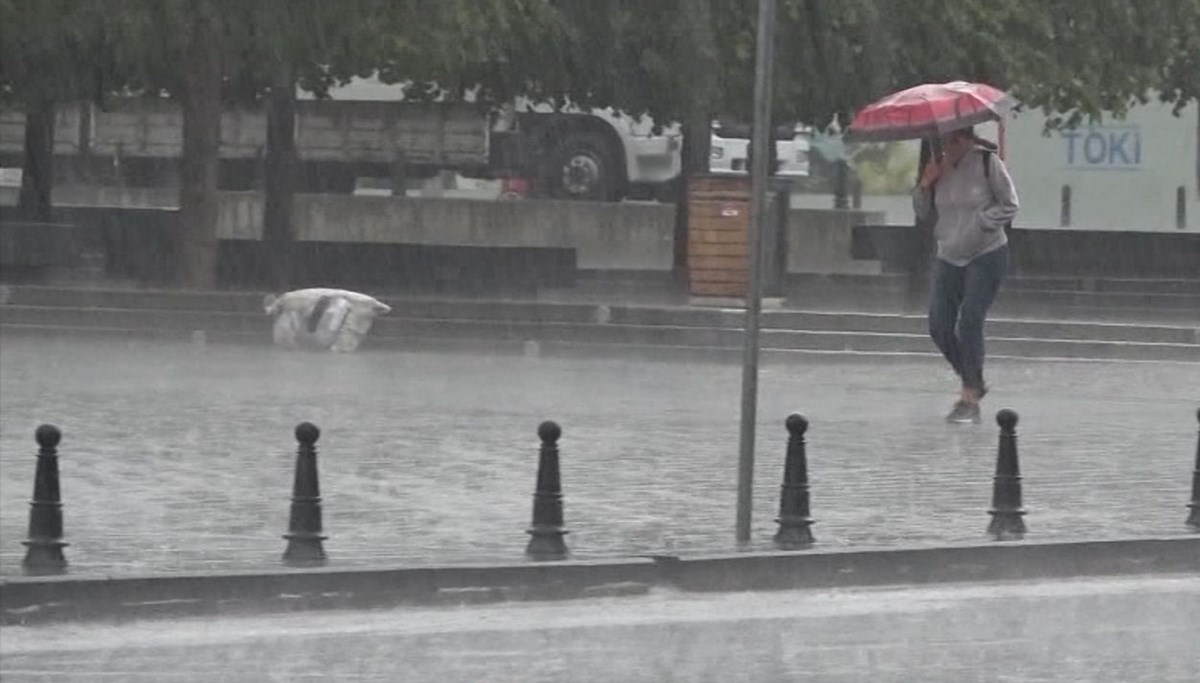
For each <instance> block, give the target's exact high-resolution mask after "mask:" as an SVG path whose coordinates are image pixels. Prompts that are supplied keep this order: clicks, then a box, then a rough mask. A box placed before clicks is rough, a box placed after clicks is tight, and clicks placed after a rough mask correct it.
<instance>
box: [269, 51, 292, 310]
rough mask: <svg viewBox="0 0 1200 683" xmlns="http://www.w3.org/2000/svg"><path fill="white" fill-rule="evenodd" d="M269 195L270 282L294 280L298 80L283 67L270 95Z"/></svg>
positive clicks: (278, 284)
mask: <svg viewBox="0 0 1200 683" xmlns="http://www.w3.org/2000/svg"><path fill="white" fill-rule="evenodd" d="M266 171H267V173H266V196H265V197H264V200H263V245H262V246H263V253H264V254H265V258H266V259H267V260H266V274H267V277H268V279H269V282H270V286H271V287H273V288H276V289H286V288H287V286H288V285H289V284H291V275H292V245H293V243H294V241H295V233H294V232H293V230H292V208H293V204H294V201H295V194H296V84H295V80H294V79H293V78H292V76H291V72H290V70H289V69H287V68H282V69H280V71H279V73H278V74H277V77H276V79H275V82H274V83H273V84H272V85H271V91H270V93H269V94H268V96H267V158H266Z"/></svg>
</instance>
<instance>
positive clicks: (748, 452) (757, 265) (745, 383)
mask: <svg viewBox="0 0 1200 683" xmlns="http://www.w3.org/2000/svg"><path fill="white" fill-rule="evenodd" d="M757 42H758V50H757V52H756V55H755V61H754V131H753V135H752V136H751V139H750V154H751V156H753V158H754V163H753V164H752V166H751V169H750V181H751V183H750V188H751V203H750V240H749V241H750V283H749V285H750V287H749V292H747V294H746V325H745V327H746V332H745V335H744V337H743V346H742V422H741V430H740V435H739V436H740V439H739V450H738V491H737V493H738V500H737V542H738V543H739V544H741V543H747V542H749V541H750V518H751V507H752V503H753V500H752V499H753V488H754V427H755V419H756V417H757V413H758V318H759V312H760V311H761V309H762V265H763V264H762V260H763V243H762V242H763V235H765V234H767V230H766V229H765V227H766V226H764V225H763V224H764V223H765V222H766V220H767V213H768V212H767V184H768V182H769V181H770V178H769V176H768V165H767V164H768V162H769V161H770V158H771V154H770V151H769V150H768V149H767V145H768V144H770V141H771V71H772V68H771V67H772V62H773V61H774V53H775V0H758V40H757Z"/></svg>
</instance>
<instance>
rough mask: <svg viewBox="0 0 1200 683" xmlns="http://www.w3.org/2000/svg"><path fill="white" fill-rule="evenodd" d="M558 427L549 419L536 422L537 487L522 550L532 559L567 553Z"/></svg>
mask: <svg viewBox="0 0 1200 683" xmlns="http://www.w3.org/2000/svg"><path fill="white" fill-rule="evenodd" d="M560 436H562V429H561V428H560V427H559V426H558V425H557V424H555V423H553V422H543V423H542V424H541V425H539V426H538V438H540V439H541V440H542V447H541V449H540V452H539V454H538V472H537V490H536V491H535V492H534V494H533V524H532V525H530V527H529V529H528V531H526V533H528V534H529V536H530V539H529V545H528V546H526V547H525V554H526V555H528V556H529V558H530V559H534V560H563V559H566V557H567V543H566V541H565V540H564V539H563V536H565V535H567V533H569V532H568V531H567V530H566V529H565V528H564V527H563V502H562V478H561V475H560V474H559V471H558V438H559V437H560Z"/></svg>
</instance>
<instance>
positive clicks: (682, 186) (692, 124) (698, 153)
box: [675, 107, 712, 274]
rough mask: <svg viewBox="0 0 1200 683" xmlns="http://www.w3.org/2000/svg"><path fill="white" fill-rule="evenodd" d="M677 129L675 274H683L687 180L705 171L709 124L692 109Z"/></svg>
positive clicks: (710, 144) (708, 147) (688, 192)
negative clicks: (678, 147)
mask: <svg viewBox="0 0 1200 683" xmlns="http://www.w3.org/2000/svg"><path fill="white" fill-rule="evenodd" d="M679 128H680V131H681V132H682V133H683V140H682V141H681V149H680V151H679V155H680V161H681V164H680V172H679V183H678V184H677V187H678V192H677V194H676V196H675V270H676V272H677V273H680V274H683V273H686V271H687V249H688V220H689V217H688V195H689V194H690V189H689V178H690V177H691V176H692V175H693V174H697V173H708V171H709V159H710V157H711V154H712V121H711V119H710V117H709V116H708V115H707V114H705V113H704V110H703V109H701V108H699V107H693V113H692V114H691V115H689V116H688V120H686V121H684V122H683V123H682V124H681V125H680V127H679Z"/></svg>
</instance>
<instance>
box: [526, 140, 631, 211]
mask: <svg viewBox="0 0 1200 683" xmlns="http://www.w3.org/2000/svg"><path fill="white" fill-rule="evenodd" d="M609 147H610V146H609V143H608V140H606V139H605V137H604V136H603V135H600V134H598V133H569V134H568V135H567V137H566V139H565V140H563V141H562V142H560V143H559V144H558V146H556V147H555V148H554V152H552V153H551V154H550V157H549V159H548V161H547V163H546V164H545V165H544V166H543V169H542V174H541V175H542V178H543V181H542V182H543V183H544V184H545V187H546V188H547V190H548V193H549V194H550V196H552V197H554V198H556V199H583V200H590V201H601V202H607V201H615V200H617V199H619V196H618V193H617V188H618V186H619V181H618V173H619V169H618V168H617V164H616V161H615V156H616V155H615V154H613V152H612V150H611V149H610V148H609Z"/></svg>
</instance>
